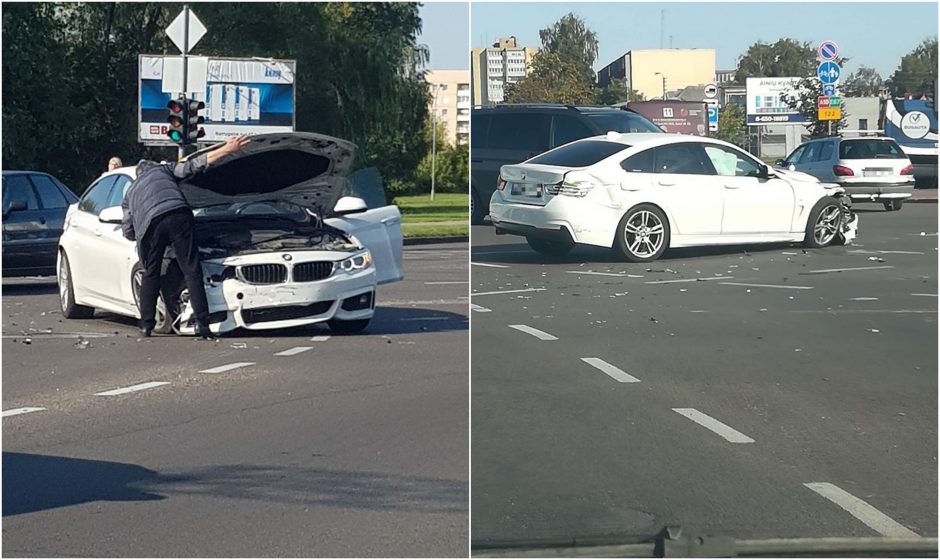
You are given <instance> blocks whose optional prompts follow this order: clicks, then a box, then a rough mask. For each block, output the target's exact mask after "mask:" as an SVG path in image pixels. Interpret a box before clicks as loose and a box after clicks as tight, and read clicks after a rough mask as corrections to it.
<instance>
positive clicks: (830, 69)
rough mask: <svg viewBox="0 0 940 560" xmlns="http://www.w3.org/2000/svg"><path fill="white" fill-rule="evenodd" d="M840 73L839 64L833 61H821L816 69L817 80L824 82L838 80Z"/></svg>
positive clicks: (829, 82)
mask: <svg viewBox="0 0 940 560" xmlns="http://www.w3.org/2000/svg"><path fill="white" fill-rule="evenodd" d="M841 73H842V69H841V68H839V65H838V64H836V63H835V62H823V63H821V64H820V65H819V67H818V68H817V69H816V75H817V76H819V81H821V82H822V83H824V84H834V83H836V82H838V81H839V75H840V74H841Z"/></svg>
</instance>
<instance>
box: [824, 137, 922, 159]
mask: <svg viewBox="0 0 940 560" xmlns="http://www.w3.org/2000/svg"><path fill="white" fill-rule="evenodd" d="M905 157H907V156H905V155H904V152H902V151H901V147H900V146H898V144H897V142H895V141H894V140H889V139H884V140H882V139H866V140H845V141H843V142H842V143H841V144H839V159H902V158H905Z"/></svg>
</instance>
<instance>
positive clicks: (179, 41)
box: [166, 10, 206, 54]
mask: <svg viewBox="0 0 940 560" xmlns="http://www.w3.org/2000/svg"><path fill="white" fill-rule="evenodd" d="M186 12H187V11H186V10H183V11H182V12H180V14H179V15H178V16H176V19H174V20H173V22H172V23H171V24H170V25H169V26H167V28H166V36H167V37H169V38H170V40H171V41H173V44H174V45H176V47H177V48H178V49H179V50H180V52H183V51H184V49H183V46H184V44H183V28H184V26H185V23H186V21H185V17H186ZM205 34H206V26H205V25H203V24H202V22H201V21H199V18H197V17H196V14H194V13H193V11H192V10H189V43H188V44H187V45H185V46H186V47H187V49H186V51H187V52H188V51H190V50H192V48H193V46H195V44H196V43H198V42H199V39H202V36H203V35H205ZM184 54H185V53H184Z"/></svg>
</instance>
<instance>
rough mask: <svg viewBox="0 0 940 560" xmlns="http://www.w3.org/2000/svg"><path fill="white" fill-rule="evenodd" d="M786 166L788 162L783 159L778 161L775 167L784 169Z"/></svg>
mask: <svg viewBox="0 0 940 560" xmlns="http://www.w3.org/2000/svg"><path fill="white" fill-rule="evenodd" d="M786 164H787V162H786V161H784V160H782V159H778V160H777V161H775V162H774V165H776V166H778V167H783V166H784V165H786Z"/></svg>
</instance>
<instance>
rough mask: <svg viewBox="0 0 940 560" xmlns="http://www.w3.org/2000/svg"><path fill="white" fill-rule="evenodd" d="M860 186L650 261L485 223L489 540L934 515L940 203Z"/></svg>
mask: <svg viewBox="0 0 940 560" xmlns="http://www.w3.org/2000/svg"><path fill="white" fill-rule="evenodd" d="M857 208H858V209H860V210H861V211H860V234H859V238H858V239H857V240H856V243H855V244H854V245H851V246H848V247H831V248H825V249H819V250H806V251H804V250H803V249H802V248H800V247H798V246H793V245H779V244H778V245H771V246H749V247H740V246H738V247H724V248H706V249H684V250H676V251H673V252H667V254H666V255H665V258H663V259H661V260H659V261H656V262H654V263H652V264H649V265H637V264H627V263H623V262H620V261H618V260H617V258H615V257H613V256H612V255H611V254H610V253H609V252H607V251H605V250H599V249H592V248H583V247H578V248H576V249H575V251H573V252H572V253H571V254H570V255H568V256H567V257H565V258H563V259H550V258H547V257H542V256H540V255H538V254H536V253H534V252H533V251H531V250H529V248H528V247H527V246H526V245H525V242H524V240H522V238H519V237H512V236H496V235H495V234H494V232H493V229H492V227H491V226H489V225H483V226H475V227H473V229H472V233H471V235H472V248H471V255H472V260H473V265H472V266H471V269H472V283H471V291H472V297H471V300H472V305H471V315H472V324H473V328H472V333H471V348H472V362H471V363H472V375H471V383H472V390H471V402H472V404H471V412H472V431H471V432H472V433H471V457H472V464H471V469H472V489H473V492H472V509H471V512H472V519H471V534H472V542H473V543H474V545H480V546H488V545H490V546H491V545H495V544H497V543H507V542H512V543H530V544H532V543H536V542H539V541H542V540H546V539H547V540H555V539H561V540H564V539H571V538H580V539H591V538H597V539H606V538H614V539H618V538H619V539H623V541H625V542H628V541H633V540H635V539H637V538H648V537H651V536H652V535H654V534H656V533H658V532H659V530H660V529H661V528H662V527H664V526H666V525H680V526H682V527H683V530H684V532H685V534H704V535H721V536H729V537H734V538H757V539H761V538H777V537H836V536H838V537H853V536H858V537H867V536H879V535H897V536H913V535H919V536H933V537H936V535H937V207H936V205H933V204H910V205H906V206H905V207H904V208H903V209H902V210H901V211H900V212H891V213H888V212H884V211H881V209H880V208H879V207H876V206H874V205H867V206H866V205H857ZM840 269H841V270H840ZM533 329H535V330H533Z"/></svg>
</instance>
